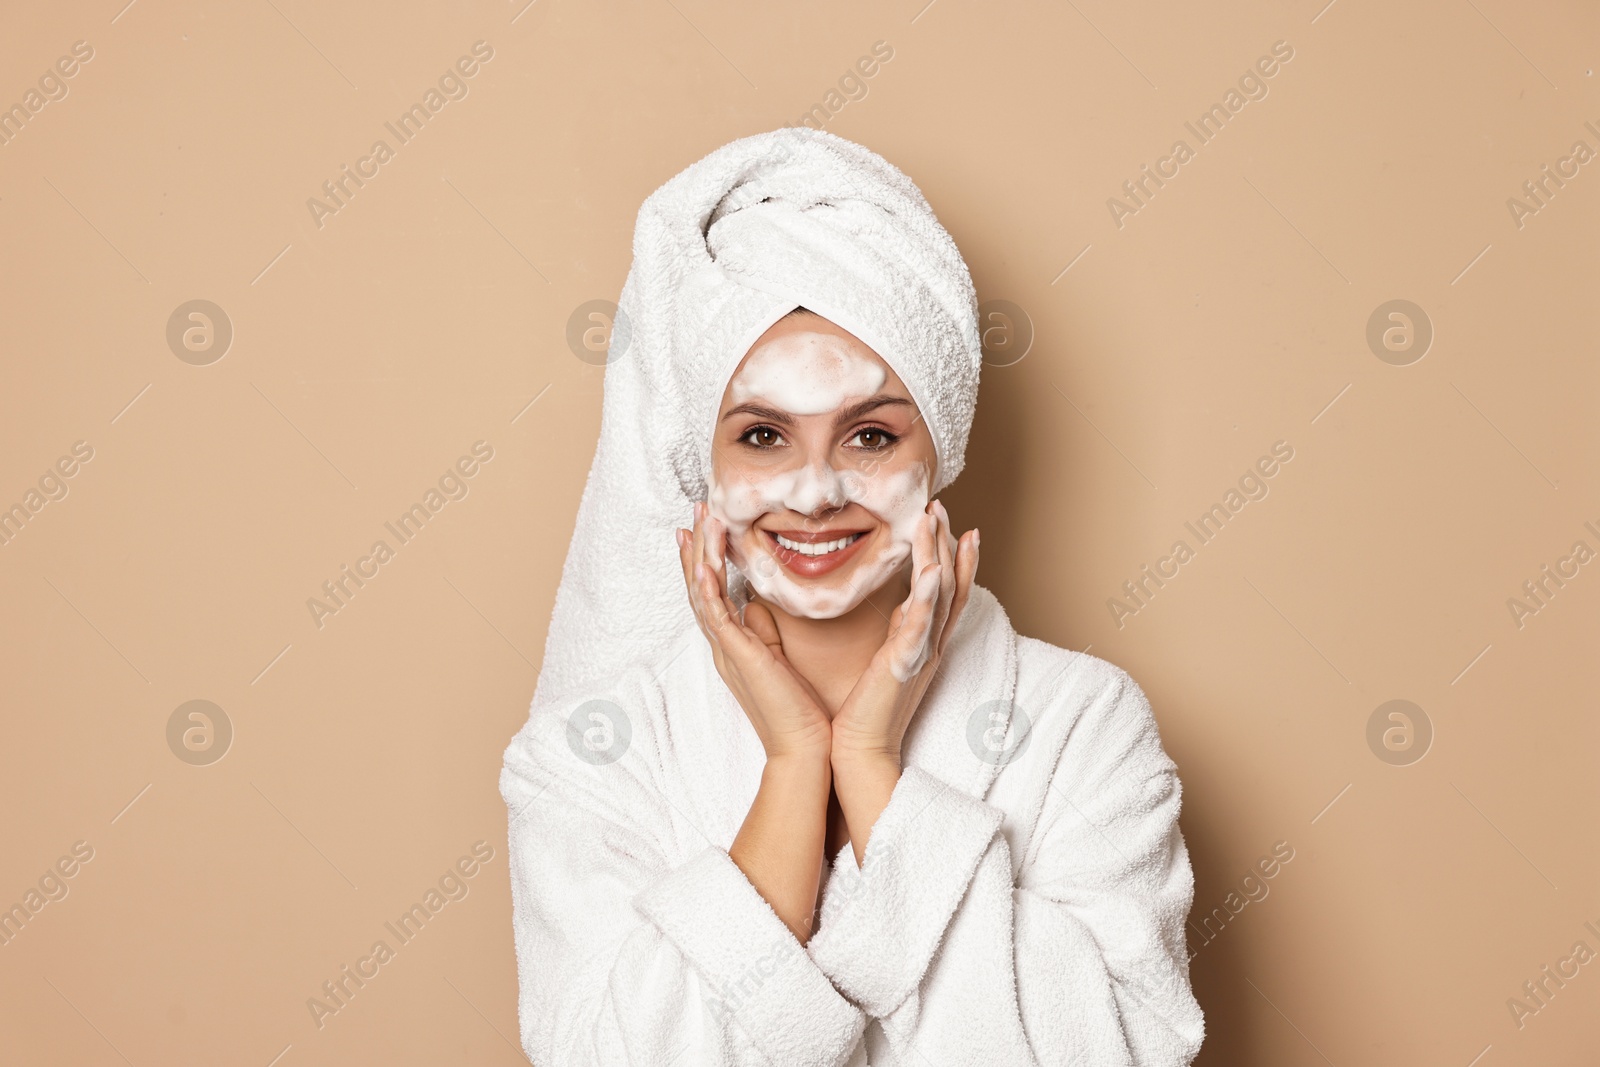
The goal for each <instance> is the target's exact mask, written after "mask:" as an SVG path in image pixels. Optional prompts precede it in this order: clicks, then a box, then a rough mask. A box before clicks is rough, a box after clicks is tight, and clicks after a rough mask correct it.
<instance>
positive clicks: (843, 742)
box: [832, 500, 978, 859]
mask: <svg viewBox="0 0 1600 1067" xmlns="http://www.w3.org/2000/svg"><path fill="white" fill-rule="evenodd" d="M911 561H912V565H911V592H910V595H909V596H907V597H906V599H905V601H904V603H902V604H900V605H899V606H897V607H896V608H895V609H894V613H893V615H891V616H890V618H889V636H888V639H887V640H886V641H885V642H884V643H883V646H882V647H881V648H879V649H878V651H877V653H876V654H875V655H874V656H873V657H872V662H871V663H870V664H868V666H867V669H866V671H865V672H863V673H862V675H861V678H860V680H859V681H857V682H856V685H855V688H854V689H852V690H851V691H850V695H849V696H847V697H846V698H845V700H844V703H843V704H841V705H840V707H839V710H838V712H837V713H836V714H835V715H834V717H833V747H832V761H833V766H834V776H835V788H836V790H837V791H838V793H839V801H840V805H841V807H845V808H846V812H845V814H846V818H847V819H848V818H849V815H850V812H849V808H848V804H847V801H846V793H847V791H852V790H850V786H849V785H848V784H847V781H845V780H841V775H843V777H844V778H845V779H849V778H851V777H860V776H862V775H865V776H869V777H871V778H872V779H874V780H875V781H876V782H877V784H878V786H879V788H877V789H873V790H872V792H873V793H874V794H876V793H877V792H880V791H881V786H882V785H883V784H884V783H885V782H887V784H888V786H889V788H890V789H892V788H893V782H894V781H896V780H898V779H899V775H900V743H901V741H902V739H903V738H904V737H905V732H906V728H907V727H908V726H910V724H911V718H912V716H913V715H914V714H915V713H916V710H917V706H918V705H919V704H920V703H921V702H922V696H923V694H924V693H925V692H926V691H927V689H928V686H929V684H930V683H932V681H933V678H934V674H935V673H936V672H937V671H938V670H939V665H940V663H941V661H942V658H943V655H944V650H945V646H946V645H948V644H949V642H950V635H951V634H952V633H954V632H955V628H956V622H957V620H959V619H960V617H961V611H962V609H963V608H964V607H966V603H967V596H968V594H969V592H970V591H971V589H972V577H973V574H974V573H975V572H976V571H977V569H978V531H976V530H968V531H967V532H966V533H964V534H962V535H961V539H960V540H959V541H957V540H956V539H955V538H954V537H953V536H952V535H951V532H950V515H949V513H948V512H946V511H945V508H944V505H943V504H942V503H940V502H939V501H937V500H935V501H933V502H932V503H930V504H929V505H928V510H927V517H926V519H924V520H923V521H922V522H921V523H919V524H918V526H917V531H916V534H915V536H914V537H913V538H912V542H911ZM891 776H892V777H891ZM884 799H885V800H887V796H885V797H884ZM879 810H882V809H881V807H880V808H879ZM873 818H874V819H876V813H873ZM851 822H852V828H853V829H854V822H855V820H851ZM868 826H870V823H868ZM855 836H856V835H855V834H852V839H854V838H855ZM860 844H861V845H864V844H865V842H864V841H862V842H861V843H860ZM858 859H859V847H858Z"/></svg>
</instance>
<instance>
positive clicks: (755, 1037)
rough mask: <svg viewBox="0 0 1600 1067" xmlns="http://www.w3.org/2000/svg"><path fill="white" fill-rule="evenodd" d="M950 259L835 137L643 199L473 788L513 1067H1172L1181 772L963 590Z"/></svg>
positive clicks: (675, 184)
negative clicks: (521, 640)
mask: <svg viewBox="0 0 1600 1067" xmlns="http://www.w3.org/2000/svg"><path fill="white" fill-rule="evenodd" d="M981 362H982V360H981V353H980V349H979V342H978V333H977V321H976V306H975V299H974V295H973V288H972V283H971V280H970V277H969V275H968V273H967V268H966V265H965V263H964V262H963V261H962V260H961V257H960V254H959V252H958V251H957V250H956V247H955V244H954V242H953V241H952V240H951V239H950V237H949V235H948V234H947V233H946V232H945V231H944V229H943V228H942V227H941V226H940V225H939V223H938V221H937V220H936V219H935V218H934V216H933V213H932V210H931V209H930V208H929V206H928V204H927V202H926V200H925V199H924V198H923V197H922V195H921V193H920V192H919V191H918V190H917V189H916V187H915V186H914V185H913V184H912V183H911V182H910V180H909V179H908V178H906V177H905V175H903V174H902V173H900V172H899V171H898V170H896V169H895V168H894V167H892V166H891V165H890V164H889V163H887V162H886V161H885V160H883V159H882V158H881V157H879V156H877V155H875V154H873V153H872V152H870V151H868V150H866V149H865V148H862V147H861V146H859V145H856V144H853V143H851V142H849V141H845V140H843V139H841V138H838V137H836V136H833V135H831V134H826V133H821V132H818V131H812V130H809V129H804V128H797V129H789V130H779V131H774V132H771V133H767V134H761V135H757V136H754V137H747V138H743V139H741V140H738V141H735V142H733V143H732V144H729V145H726V146H724V147H723V148H721V149H718V150H717V151H716V152H713V153H712V154H711V155H709V156H707V157H706V158H705V159H703V160H701V161H700V162H698V163H696V164H694V165H693V166H691V167H690V168H688V169H687V170H685V171H684V172H682V173H681V174H679V175H678V176H677V177H675V178H673V179H672V180H671V181H669V182H668V183H667V184H666V185H664V186H662V187H661V189H659V190H657V191H656V192H655V193H654V194H652V196H651V197H650V198H649V199H647V200H646V201H645V204H644V206H643V207H642V208H641V210H640V212H639V219H638V223H637V227H636V230H635V239H634V264H633V268H632V270H631V271H630V272H629V276H628V280H627V282H626V284H625V285H624V287H623V294H622V301H621V305H620V311H619V314H618V317H617V323H616V329H615V332H614V333H613V337H612V343H611V351H610V353H609V356H608V365H607V369H606V380H605V399H604V406H603V412H602V424H601V436H600V444H599V446H598V448H597V450H596V455H595V462H594V466H593V468H592V469H591V471H590V475H589V482H588V485H587V487H586V488H585V491H584V496H583V501H582V504H581V505H580V508H579V515H578V522H577V528H576V531H575V533H574V536H573V542H572V547H571V549H570V550H569V553H568V557H567V562H566V566H565V569H564V571H563V574H562V582H561V587H560V589H559V590H558V592H557V597H556V607H555V612H554V616H553V618H552V623H551V630H550V636H549V639H548V641H547V645H546V652H545V663H544V666H543V668H542V670H541V673H540V678H539V684H538V690H537V692H536V694H535V697H534V703H533V709H532V713H531V714H530V717H529V721H528V724H527V725H526V726H525V727H524V728H523V729H522V730H521V731H520V732H519V733H518V734H517V736H516V737H515V738H514V739H513V741H512V742H511V745H510V746H509V747H508V748H507V750H506V755H505V767H504V770H503V772H502V775H501V791H502V793H503V795H504V797H505V799H506V802H507V805H508V807H509V810H510V823H509V830H508V837H509V843H510V852H511V867H512V899H513V905H514V923H515V932H516V948H517V960H518V970H519V978H520V985H521V990H520V999H519V1014H520V1020H521V1031H522V1042H523V1046H524V1048H525V1049H526V1051H527V1053H528V1055H529V1056H530V1058H531V1059H532V1060H533V1061H534V1062H535V1063H538V1064H541V1067H542V1065H544V1064H551V1065H567V1064H574V1065H591V1064H592V1065H599V1064H626V1063H635V1064H644V1063H648V1064H669V1063H685V1064H696V1065H700V1064H729V1065H732V1064H741V1065H743V1064H773V1065H780V1067H794V1065H813V1064H814V1065H829V1067H864V1065H869V1064H870V1065H875V1067H886V1065H890V1064H925V1065H930V1067H944V1065H946V1064H969V1063H983V1064H1018V1065H1041V1067H1042V1065H1049V1064H1069V1063H1070V1064H1095V1065H1099V1064H1141V1065H1142V1064H1161V1065H1179V1064H1187V1063H1189V1062H1190V1061H1191V1060H1192V1059H1193V1057H1194V1055H1195V1053H1196V1052H1197V1050H1198V1048H1199V1045H1200V1041H1201V1038H1202V1036H1203V1029H1204V1027H1203V1021H1202V1018H1201V1014H1200V1009H1199V1006H1198V1005H1197V1004H1196V1002H1195V1000H1194V997H1193V995H1192V992H1191V990H1190V986H1189V979H1188V966H1187V958H1186V955H1185V951H1184V936H1183V927H1184V922H1185V918H1186V916H1187V913H1188V910H1189V905H1190V903H1191V900H1192V896H1193V877H1192V874H1191V871H1190V866H1189V860H1188V853H1187V851H1186V849H1185V846H1184V842H1183V837H1182V835H1181V833H1180V832H1179V829H1178V825H1177V816H1178V810H1179V803H1180V790H1181V787H1180V783H1179V781H1178V778H1177V776H1176V768H1175V766H1174V764H1173V763H1172V761H1171V760H1170V759H1169V758H1168V757H1167V756H1166V754H1165V752H1164V751H1163V750H1162V747H1161V742H1160V736H1159V733H1158V731H1157V727H1156V723H1155V720H1154V718H1153V716H1152V714H1151V710H1150V707H1149V704H1148V702H1147V701H1146V700H1145V697H1144V695H1143V693H1142V692H1141V691H1140V690H1139V688H1138V686H1137V685H1135V684H1134V682H1133V681H1132V680H1131V679H1130V678H1129V677H1128V676H1127V675H1126V674H1124V673H1123V672H1122V671H1120V670H1119V669H1117V668H1116V667H1114V666H1112V665H1111V664H1109V663H1106V662H1104V661H1102V660H1099V659H1097V658H1095V657H1092V656H1087V655H1083V654H1080V653H1074V652H1070V651H1066V650H1063V649H1060V648H1056V647H1055V646H1052V645H1048V644H1046V643H1044V642H1042V641H1037V640H1034V639H1032V638H1027V637H1022V636H1020V635H1018V634H1017V633H1016V632H1015V631H1014V630H1013V629H1012V628H1011V625H1010V623H1009V621H1008V620H1007V618H1006V615H1005V612H1004V610H1003V609H1002V608H1001V607H1000V605H999V603H998V602H997V601H996V600H995V598H994V596H993V595H992V594H991V593H989V592H988V591H987V590H985V589H984V588H983V587H981V586H979V585H976V584H974V582H973V575H974V573H975V571H976V569H977V566H978V556H979V539H978V533H977V531H976V530H973V531H968V532H966V533H964V534H963V535H962V536H961V537H960V538H959V539H957V538H955V537H954V535H953V532H952V530H951V529H950V524H949V517H948V515H947V514H946V513H945V510H944V508H943V506H942V505H941V504H940V503H938V502H937V500H936V499H935V497H936V496H937V494H938V493H939V492H940V491H941V490H942V489H943V488H944V487H945V486H947V485H948V484H950V482H951V481H952V480H954V478H955V477H956V475H957V474H958V473H959V472H960V470H961V468H962V466H963V463H964V452H965V447H966V441H967V436H968V431H969V429H970V426H971V420H972V414H973V409H974V406H975V404H976V397H977V379H978V370H979V367H980V365H981Z"/></svg>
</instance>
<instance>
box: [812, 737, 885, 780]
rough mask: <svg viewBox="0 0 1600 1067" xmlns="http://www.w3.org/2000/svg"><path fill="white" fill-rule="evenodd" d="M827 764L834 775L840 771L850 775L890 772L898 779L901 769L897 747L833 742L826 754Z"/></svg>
mask: <svg viewBox="0 0 1600 1067" xmlns="http://www.w3.org/2000/svg"><path fill="white" fill-rule="evenodd" d="M828 762H829V763H830V764H831V765H832V767H833V770H834V773H835V774H838V773H839V772H840V771H841V770H843V771H846V772H849V773H852V774H854V773H859V772H869V773H870V772H880V773H881V772H886V771H891V770H892V771H893V772H894V774H895V776H896V777H898V776H899V774H900V768H901V763H900V749H899V746H894V747H890V746H889V745H885V744H872V745H847V744H839V743H838V742H835V743H834V746H833V748H832V749H831V750H830V751H829V753H828Z"/></svg>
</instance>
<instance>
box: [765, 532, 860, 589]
mask: <svg viewBox="0 0 1600 1067" xmlns="http://www.w3.org/2000/svg"><path fill="white" fill-rule="evenodd" d="M761 533H762V535H763V536H764V537H766V539H767V543H768V547H769V549H770V550H771V552H772V555H773V558H774V559H776V560H777V561H778V562H779V563H780V564H782V565H783V567H784V568H785V569H786V570H788V571H790V572H791V573H793V574H795V575H798V576H799V577H802V578H816V577H819V576H821V575H824V574H827V573H829V572H830V571H835V570H838V569H839V568H840V567H842V566H844V565H845V564H846V563H848V562H850V560H852V559H854V558H855V557H856V556H857V555H859V554H860V552H861V546H862V545H863V544H864V543H865V542H866V541H867V539H868V534H867V531H865V530H822V531H810V530H762V531H761ZM780 538H781V540H780ZM785 541H787V542H789V544H790V545H795V546H805V547H803V548H791V547H788V546H786V545H785V544H784V543H783V542H785ZM840 542H844V544H842V545H840ZM835 546H837V547H835ZM819 551H820V554H817V555H812V554H810V553H812V552H819Z"/></svg>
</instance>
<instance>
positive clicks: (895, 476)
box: [708, 461, 929, 675]
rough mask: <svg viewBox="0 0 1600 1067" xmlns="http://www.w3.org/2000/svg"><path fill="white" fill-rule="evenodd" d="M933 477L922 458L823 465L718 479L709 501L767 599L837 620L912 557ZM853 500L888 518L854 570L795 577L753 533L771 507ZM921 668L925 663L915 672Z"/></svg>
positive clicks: (741, 564)
mask: <svg viewBox="0 0 1600 1067" xmlns="http://www.w3.org/2000/svg"><path fill="white" fill-rule="evenodd" d="M928 475H929V471H928V465H927V464H926V463H924V462H921V461H918V462H916V463H913V464H911V465H909V466H907V467H905V468H903V469H901V470H897V471H891V472H883V473H879V474H875V475H872V476H868V475H864V474H861V473H859V472H856V471H835V470H833V469H832V468H830V467H825V466H818V467H813V468H807V469H804V470H796V471H787V472H784V473H782V474H776V475H772V476H771V477H768V478H765V479H746V478H744V477H735V478H734V480H733V484H722V483H718V482H713V484H712V486H711V491H710V494H709V499H708V505H709V507H710V510H711V513H712V514H713V515H714V516H716V517H717V518H718V519H720V520H722V522H723V523H724V524H725V525H726V526H727V530H728V553H727V554H728V559H729V560H730V561H731V562H732V563H733V565H734V566H735V567H736V568H737V569H738V571H739V572H740V573H742V574H743V575H744V576H745V577H746V578H748V580H749V582H750V584H751V585H752V586H753V587H754V588H755V590H756V591H757V592H758V593H760V594H761V596H762V597H763V598H765V599H767V600H770V601H772V602H773V603H775V604H777V605H778V606H779V607H781V608H783V609H784V610H785V611H787V612H789V613H790V614H791V615H801V616H805V617H807V618H812V619H832V618H837V617H838V616H840V615H843V614H844V613H845V612H847V611H849V610H850V609H851V608H854V607H855V606H856V605H857V604H859V603H861V601H862V600H864V599H866V597H867V596H868V594H870V593H872V592H874V591H876V590H877V589H878V588H879V587H880V586H882V585H883V584H884V583H885V582H887V581H888V580H889V579H890V578H892V577H894V575H895V573H896V572H897V571H899V569H900V568H901V567H902V566H904V565H905V562H906V560H908V559H909V558H910V557H911V539H912V537H913V536H914V535H915V533H916V528H917V522H918V520H919V519H920V518H921V517H922V516H923V515H924V514H925V513H926V509H927V506H928V489H929V476H928ZM850 501H855V502H856V503H858V504H860V505H861V506H862V507H863V508H865V509H866V510H867V511H869V512H871V513H872V514H873V515H875V516H876V517H877V518H878V519H880V520H881V521H882V522H884V524H885V525H886V526H887V527H888V530H889V541H888V544H886V545H884V546H882V547H880V548H878V549H877V550H876V554H875V555H872V556H867V557H862V558H861V559H858V560H857V561H856V562H855V564H854V566H853V567H851V568H849V569H848V570H845V571H837V572H834V574H831V575H827V576H824V577H823V578H821V579H818V580H813V581H807V582H802V581H800V580H799V579H797V578H795V577H793V576H792V575H791V574H790V573H789V572H788V571H787V570H785V569H784V567H783V565H782V564H781V563H779V562H778V561H777V559H776V558H775V557H774V556H773V555H772V551H771V548H770V545H769V544H768V543H767V540H766V535H765V534H762V533H759V532H752V531H751V525H752V524H753V523H754V522H755V521H756V519H758V518H760V517H761V516H762V515H764V514H765V513H767V512H769V511H783V510H785V509H787V510H791V511H795V512H798V513H799V514H802V515H810V514H812V513H813V512H815V511H816V510H817V509H818V507H820V506H821V504H822V503H823V502H826V503H827V504H828V505H829V506H831V507H843V506H844V505H845V504H847V503H849V502H850ZM916 669H920V664H919V665H918V667H916V668H913V669H912V673H915V670H916ZM896 674H897V675H898V674H899V671H898V670H897V671H896Z"/></svg>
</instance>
